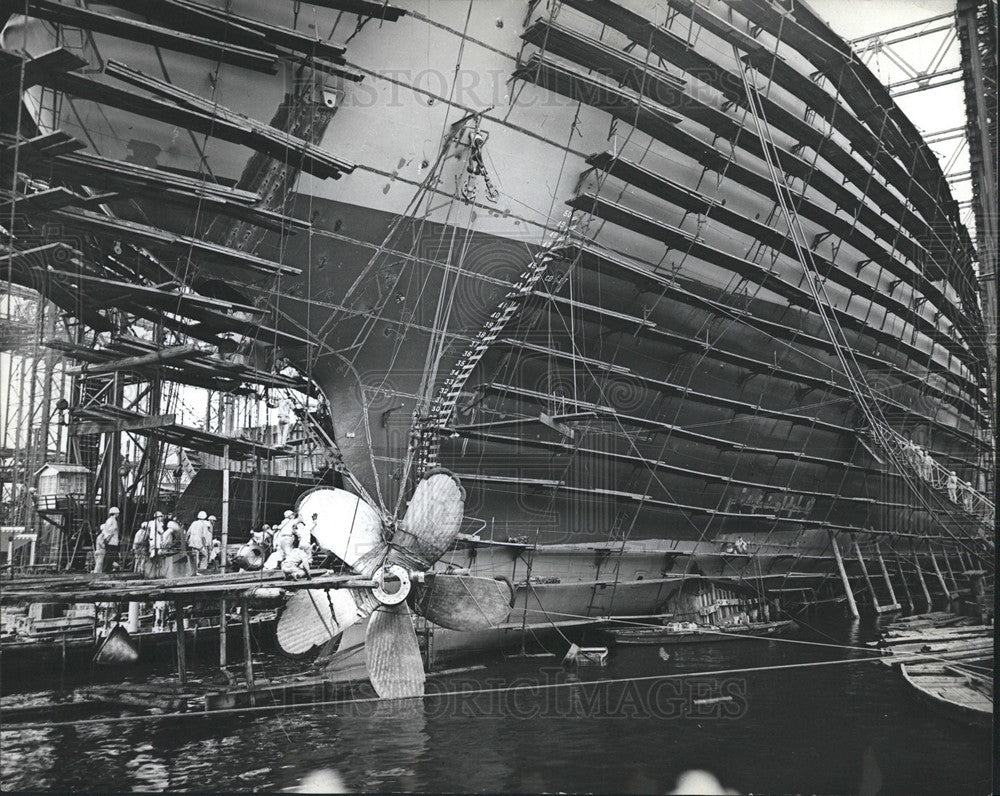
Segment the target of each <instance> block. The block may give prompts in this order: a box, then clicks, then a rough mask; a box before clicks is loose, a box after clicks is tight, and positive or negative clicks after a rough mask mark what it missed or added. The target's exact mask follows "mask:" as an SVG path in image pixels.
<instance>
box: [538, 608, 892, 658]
mask: <svg viewBox="0 0 1000 796" xmlns="http://www.w3.org/2000/svg"><path fill="white" fill-rule="evenodd" d="M524 610H525V611H530V612H531V613H534V614H537V613H543V614H545V617H546V618H548V617H549V615H550V614H554V615H555V616H565V617H569V618H571V619H590V620H591V621H592V622H593V623H594V624H602V623H614V624H619V625H628V626H629V627H639V628H652V629H654V630H662V629H664V627H665V626H664V625H657V624H653V623H652V622H633V621H629V620H626V619H616V618H614V617H595V616H584V615H583V614H567V613H564V612H562V611H545V610H542V611H539V610H538V609H537V608H525V609H524ZM549 621H550V622H552V620H551V619H549ZM794 621H795V622H796V623H798V624H804V623H801V622H799V620H798V619H796V620H794ZM553 626H555V623H553ZM810 629H815V628H810ZM682 632H683V631H682ZM690 632H695V631H690ZM697 632H698V633H704V634H705V635H713V636H716V635H717V636H725V637H727V638H734V637H735V638H752V639H759V640H761V641H780V642H782V643H783V644H806V645H808V646H812V647H833V648H834V649H840V650H857V651H858V652H879V651H880V650H881V649H882V648H881V647H859V646H856V645H853V644H831V643H829V642H825V641H804V640H802V639H794V638H780V637H778V636H757V635H752V634H749V633H728V632H726V631H725V630H703V629H701V628H699V629H698V631H697Z"/></svg>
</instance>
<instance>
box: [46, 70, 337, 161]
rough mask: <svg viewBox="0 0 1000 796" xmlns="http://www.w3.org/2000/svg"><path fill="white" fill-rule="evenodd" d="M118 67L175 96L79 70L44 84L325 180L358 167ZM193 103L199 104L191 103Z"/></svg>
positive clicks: (120, 73)
mask: <svg viewBox="0 0 1000 796" xmlns="http://www.w3.org/2000/svg"><path fill="white" fill-rule="evenodd" d="M113 66H114V67H116V68H115V69H114V74H113V76H114V77H117V78H119V79H122V80H124V79H125V77H126V76H130V77H132V78H133V80H132V81H130V82H132V84H133V86H137V87H138V88H140V89H144V90H149V91H152V90H154V86H155V87H157V88H159V89H160V93H164V92H168V91H169V92H170V98H171V101H170V102H167V101H164V100H162V99H158V98H155V97H149V96H145V95H143V94H140V93H138V92H136V91H135V90H134V88H129V89H126V88H120V87H118V86H114V85H112V84H110V83H106V82H103V81H100V80H95V79H93V78H90V77H84V76H83V75H79V74H74V73H66V74H61V75H55V76H50V77H48V78H46V80H45V81H44V83H45V85H48V86H50V87H51V88H54V89H56V90H57V91H63V92H65V93H67V94H71V95H73V96H75V97H80V98H81V99H86V100H90V101H92V102H96V103H98V104H104V105H110V106H111V107H114V108H118V109H119V110H123V111H126V112H127V113H134V114H137V115H139V116H145V117H147V118H150V119H156V120H158V121H161V122H164V123H166V124H171V125H176V126H178V127H180V128H182V129H187V130H191V131H193V132H196V133H202V134H204V135H210V136H213V137H215V138H218V139H220V140H222V141H228V142H230V143H233V144H239V145H241V146H246V147H250V148H251V149H255V150H257V151H258V152H262V153H264V154H266V155H269V156H270V157H272V158H275V159H277V160H281V161H283V162H287V163H289V164H291V165H293V166H295V167H300V168H301V169H302V170H303V171H305V172H306V173H308V174H312V175H314V176H316V177H318V178H320V179H325V178H327V177H332V178H334V179H337V178H339V177H340V176H341V175H342V174H345V173H350V172H351V171H353V170H354V164H353V163H348V162H346V161H342V160H338V159H337V158H336V157H334V156H332V155H331V154H330V153H328V152H325V151H324V150H322V149H320V148H319V147H317V146H314V145H312V144H309V143H307V142H306V141H303V140H301V139H299V138H295V137H293V136H290V135H288V133H285V132H282V131H280V130H276V129H274V128H272V127H270V126H269V125H266V124H263V123H262V122H259V121H256V120H253V119H249V118H247V117H245V116H240V115H239V114H235V113H233V112H232V111H229V110H227V109H226V108H223V107H221V106H213V105H212V104H211V103H207V104H208V108H209V109H208V110H206V109H205V108H203V107H201V106H200V105H198V106H197V107H191V106H184V105H181V104H178V102H179V101H180V100H181V99H182V98H184V95H185V94H186V93H187V92H182V91H181V90H180V89H176V88H174V87H173V86H171V85H170V84H169V83H164V82H163V81H156V80H155V79H153V78H146V76H145V75H142V74H141V73H137V72H135V71H134V70H131V69H128V68H127V67H123V66H122V65H121V64H114V62H113V61H109V62H108V65H107V67H106V69H105V71H106V73H107V74H109V75H112V67H113ZM191 96H192V97H193V96H194V95H191ZM199 99H200V98H199ZM188 101H189V102H191V101H190V100H188ZM202 102H205V101H204V100H203V101H202ZM192 104H194V103H193V102H192Z"/></svg>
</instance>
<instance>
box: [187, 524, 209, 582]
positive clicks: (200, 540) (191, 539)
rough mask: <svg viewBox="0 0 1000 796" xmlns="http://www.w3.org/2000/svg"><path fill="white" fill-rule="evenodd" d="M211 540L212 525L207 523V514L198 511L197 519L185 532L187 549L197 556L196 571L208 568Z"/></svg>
mask: <svg viewBox="0 0 1000 796" xmlns="http://www.w3.org/2000/svg"><path fill="white" fill-rule="evenodd" d="M212 538H213V537H212V525H211V523H210V522H209V521H208V514H207V513H206V512H204V511H199V512H198V519H196V520H195V521H194V522H192V523H191V525H190V526H188V532H187V544H188V548H189V549H191V550H193V551H195V552H196V553H197V554H198V560H197V565H196V566H197V569H205V568H207V567H208V561H209V555H210V554H211V552H212Z"/></svg>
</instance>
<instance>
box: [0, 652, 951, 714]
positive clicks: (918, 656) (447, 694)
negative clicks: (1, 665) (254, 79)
mask: <svg viewBox="0 0 1000 796" xmlns="http://www.w3.org/2000/svg"><path fill="white" fill-rule="evenodd" d="M884 660H885V658H884V657H882V656H879V657H871V658H837V659H833V660H822V661H802V662H799V663H781V664H772V665H768V666H743V667H734V668H730V669H707V670H703V671H696V672H665V673H662V674H650V675H636V676H632V677H608V678H603V679H600V680H572V681H557V682H539V683H519V684H518V685H509V686H503V687H497V688H475V689H460V690H457V691H432V692H430V693H425V694H419V695H414V696H404V697H394V698H392V699H383V698H382V697H377V696H376V697H356V698H353V699H334V700H320V701H316V702H308V703H296V704H293V705H289V704H278V705H257V706H254V707H244V708H221V709H218V710H211V711H209V710H205V711H190V712H174V713H160V714H156V715H146V716H109V717H107V718H100V719H77V720H75V721H50V722H25V723H21V724H6V725H5V726H4V732H14V731H25V730H32V729H36V730H37V729H53V728H57V727H82V726H93V725H115V724H135V723H140V722H147V721H169V720H175V719H191V718H199V719H207V720H212V719H214V718H219V717H222V716H227V715H237V714H239V715H247V714H255V713H270V712H273V711H287V710H289V708H302V707H309V708H320V707H323V708H338V707H341V708H342V707H349V706H351V705H360V704H373V703H382V702H397V703H402V701H403V700H406V701H421V702H422V701H423V700H430V699H445V698H453V697H472V696H478V695H482V694H511V693H522V692H534V691H549V690H563V689H567V688H569V689H580V688H586V687H598V686H612V685H626V684H629V683H656V682H662V681H666V680H686V679H689V678H695V677H720V676H727V675H739V674H766V673H768V672H787V671H794V670H803V669H814V668H821V667H833V666H847V665H851V664H858V663H873V662H881V661H884ZM931 660H948V659H946V658H939V657H938V656H934V655H930V654H927V653H919V652H918V653H911V654H907V655H899V656H894V662H896V663H911V662H915V661H931Z"/></svg>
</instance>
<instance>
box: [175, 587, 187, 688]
mask: <svg viewBox="0 0 1000 796" xmlns="http://www.w3.org/2000/svg"><path fill="white" fill-rule="evenodd" d="M174 624H175V625H176V626H177V627H176V635H177V678H178V681H179V682H180V684H181V685H185V684H186V683H187V650H186V649H185V647H186V644H185V639H184V605H183V604H182V603H181V601H180V600H175V601H174Z"/></svg>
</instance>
